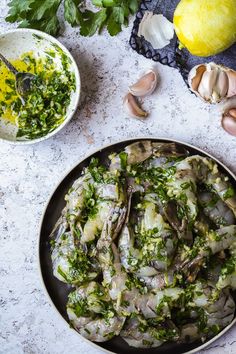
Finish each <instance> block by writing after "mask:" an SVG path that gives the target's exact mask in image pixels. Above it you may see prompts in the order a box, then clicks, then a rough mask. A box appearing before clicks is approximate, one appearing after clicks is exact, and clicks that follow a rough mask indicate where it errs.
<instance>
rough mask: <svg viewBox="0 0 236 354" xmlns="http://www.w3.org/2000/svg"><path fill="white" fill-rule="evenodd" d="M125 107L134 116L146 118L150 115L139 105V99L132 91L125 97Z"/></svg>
mask: <svg viewBox="0 0 236 354" xmlns="http://www.w3.org/2000/svg"><path fill="white" fill-rule="evenodd" d="M124 108H125V110H126V112H127V113H128V114H129V116H131V117H133V118H146V117H147V116H148V113H147V112H146V111H144V110H143V109H142V108H141V107H140V106H139V104H138V102H137V99H136V98H135V97H134V96H133V95H132V94H131V93H127V95H126V96H125V98H124Z"/></svg>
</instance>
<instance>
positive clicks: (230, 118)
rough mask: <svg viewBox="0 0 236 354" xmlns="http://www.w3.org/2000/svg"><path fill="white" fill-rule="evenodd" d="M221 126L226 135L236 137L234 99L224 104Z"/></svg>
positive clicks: (235, 104) (235, 105)
mask: <svg viewBox="0 0 236 354" xmlns="http://www.w3.org/2000/svg"><path fill="white" fill-rule="evenodd" d="M221 124H222V127H223V128H224V130H225V131H227V133H229V134H231V135H233V136H236V97H232V98H230V99H228V100H227V101H226V103H225V104H224V106H223V116H222V121H221Z"/></svg>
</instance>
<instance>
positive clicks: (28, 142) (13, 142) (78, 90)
mask: <svg viewBox="0 0 236 354" xmlns="http://www.w3.org/2000/svg"><path fill="white" fill-rule="evenodd" d="M15 32H19V33H20V32H22V33H24V32H26V33H32V34H37V35H39V36H41V37H43V38H45V39H48V40H49V41H51V42H53V43H56V44H57V45H58V46H59V47H60V48H61V49H62V50H63V52H64V53H65V54H66V55H67V56H68V57H69V58H70V60H71V62H72V65H73V71H74V74H75V80H76V87H77V88H76V90H75V94H76V98H75V103H74V105H73V108H72V109H71V112H70V113H69V114H68V115H66V117H65V120H64V121H63V122H62V123H61V124H60V125H59V126H58V127H57V128H56V129H54V130H53V131H52V132H50V133H48V134H47V135H45V136H43V137H40V138H36V139H32V140H8V139H5V138H2V137H0V141H1V142H4V143H6V144H10V145H31V144H36V143H39V142H41V141H44V140H47V139H49V138H51V137H52V136H54V135H55V134H57V133H58V132H59V131H60V130H61V129H63V128H64V127H65V126H66V125H67V123H69V121H70V120H71V119H72V117H73V116H74V114H75V112H76V110H77V108H78V105H79V101H80V94H81V77H80V72H79V68H78V65H77V63H76V61H75V59H74V57H73V56H72V54H71V53H70V52H69V50H68V49H67V48H66V47H65V46H64V44H62V43H61V42H60V41H59V40H58V39H56V38H55V37H53V36H51V35H50V34H48V33H46V32H43V31H40V30H36V29H33V28H15V29H10V30H7V31H5V32H3V33H1V34H0V39H1V38H2V37H4V36H7V35H8V34H12V33H15Z"/></svg>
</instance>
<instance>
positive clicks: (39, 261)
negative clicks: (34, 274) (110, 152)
mask: <svg viewBox="0 0 236 354" xmlns="http://www.w3.org/2000/svg"><path fill="white" fill-rule="evenodd" d="M139 139H140V140H157V141H158V140H161V141H164V142H170V141H171V142H173V143H177V144H183V145H185V146H186V147H190V148H192V149H195V150H198V151H199V152H201V153H203V154H204V155H207V156H208V157H210V158H211V159H213V160H214V161H216V162H217V164H219V165H220V166H221V167H223V168H224V169H225V170H226V171H227V172H228V173H229V174H230V175H231V177H232V178H233V180H235V183H236V175H235V174H234V172H232V171H231V170H230V169H229V167H227V166H226V165H225V164H224V163H223V162H221V161H220V160H219V159H218V158H216V157H214V156H213V155H211V154H210V153H208V152H206V151H204V150H203V149H201V148H199V147H197V146H195V145H192V144H189V143H187V142H184V141H182V140H176V139H172V138H166V137H163V138H162V137H155V136H150V135H149V136H138V137H130V138H125V139H122V140H118V141H115V142H113V143H109V144H105V145H103V146H101V147H99V148H94V149H93V150H92V151H91V152H90V153H89V154H86V155H85V156H84V157H83V158H82V159H80V160H79V161H78V162H77V163H75V164H73V166H72V167H71V168H70V169H68V171H67V172H66V173H64V174H63V176H62V177H61V178H60V180H59V182H58V183H57V184H56V186H55V187H54V188H53V191H52V192H51V193H50V196H49V197H48V199H47V202H46V204H45V206H44V209H43V212H42V215H41V218H40V223H39V231H38V241H37V265H38V273H39V278H40V281H41V285H42V287H43V290H44V293H45V294H46V298H47V299H48V301H49V303H50V305H51V306H52V308H53V309H54V311H55V312H56V313H57V315H58V317H60V319H61V320H62V321H63V323H65V324H66V326H67V328H68V327H69V323H68V322H67V321H66V319H65V318H64V317H63V316H62V314H61V313H60V312H59V311H58V309H57V308H56V305H55V304H54V302H53V300H52V298H51V297H50V295H49V293H48V290H47V287H46V284H45V282H44V278H43V274H42V267H41V257H40V241H41V232H42V227H43V221H44V217H45V214H46V211H47V208H48V206H49V203H50V201H51V199H52V198H53V195H54V193H55V192H56V190H57V188H58V187H59V186H60V184H61V183H62V182H63V181H64V179H65V178H66V177H67V176H68V175H69V174H70V173H71V172H72V171H73V170H74V169H75V168H76V167H77V166H78V165H80V164H81V163H83V162H84V161H85V160H86V159H88V158H89V157H92V156H93V155H94V154H96V153H98V152H101V151H104V150H106V149H107V148H109V147H112V146H113V145H117V144H120V143H125V142H130V143H131V144H132V142H135V141H137V140H139ZM235 323H236V315H235V318H234V319H233V321H232V322H231V323H230V324H229V325H228V326H227V327H225V328H224V329H223V330H222V331H221V332H220V333H218V334H217V335H216V336H214V337H213V338H211V339H210V340H208V341H207V342H206V343H203V344H202V345H200V346H198V347H196V348H194V349H192V350H190V351H187V352H183V353H182V354H194V353H197V352H199V351H201V350H203V349H205V348H207V347H208V346H209V345H210V344H212V343H213V342H215V341H216V340H218V339H219V338H220V337H222V336H223V335H224V334H225V333H226V332H228V331H229V330H230V329H231V328H232V327H233V326H234V324H235ZM69 328H70V327H69ZM71 329H72V330H73V332H72V333H75V334H77V335H78V336H79V338H80V339H82V340H83V341H85V342H86V343H88V344H90V345H92V346H93V347H94V348H96V349H99V350H101V351H103V352H105V353H110V354H117V353H115V352H112V351H110V350H107V349H105V348H103V347H101V346H99V345H98V344H96V343H95V342H92V341H90V340H89V339H87V338H85V337H83V336H82V335H81V334H80V333H79V332H77V331H76V330H75V329H74V328H71ZM147 354H148V352H147Z"/></svg>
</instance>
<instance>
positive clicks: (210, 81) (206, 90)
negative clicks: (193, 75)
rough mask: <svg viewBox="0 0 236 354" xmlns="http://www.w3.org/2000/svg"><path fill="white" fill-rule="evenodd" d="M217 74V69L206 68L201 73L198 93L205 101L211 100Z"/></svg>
mask: <svg viewBox="0 0 236 354" xmlns="http://www.w3.org/2000/svg"><path fill="white" fill-rule="evenodd" d="M217 74H218V73H217V70H211V69H207V70H206V71H205V72H204V73H203V75H202V79H201V82H200V84H199V86H198V93H199V95H200V96H201V97H202V98H203V99H204V100H206V101H210V100H211V97H212V93H213V87H214V85H215V82H216V79H217ZM213 99H214V98H213Z"/></svg>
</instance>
